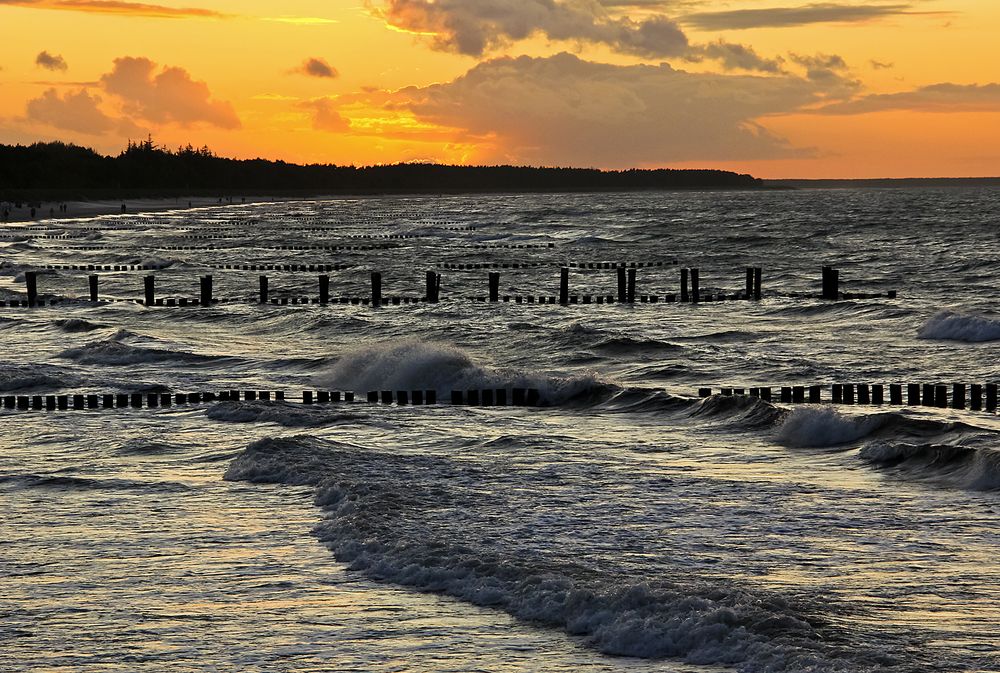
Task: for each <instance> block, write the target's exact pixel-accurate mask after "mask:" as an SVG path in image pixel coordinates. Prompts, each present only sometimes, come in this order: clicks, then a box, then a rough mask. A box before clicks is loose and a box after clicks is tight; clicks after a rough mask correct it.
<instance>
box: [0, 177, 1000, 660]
mask: <svg viewBox="0 0 1000 673" xmlns="http://www.w3.org/2000/svg"><path fill="white" fill-rule="evenodd" d="M998 221H1000V193H998V192H997V191H996V190H989V189H982V190H958V189H955V190H886V191H881V190H838V191H808V190H804V191H794V192H792V191H773V192H731V193H730V192H726V193H648V194H599V195H587V194H575V195H523V196H449V197H431V196H427V197H396V198H359V199H334V200H323V201H303V202H285V203H273V204H254V205H242V204H240V205H227V206H219V207H213V208H203V209H195V210H179V211H176V212H168V213H159V214H153V215H148V216H136V215H129V216H125V217H120V216H111V217H101V218H94V219H89V220H73V221H59V222H56V221H50V222H42V223H39V224H36V225H33V226H31V227H28V226H27V225H10V226H8V227H7V228H6V229H4V231H3V234H4V236H3V237H0V238H3V240H2V241H0V264H2V266H0V299H10V298H13V297H20V296H23V291H24V283H23V272H24V271H25V270H28V269H31V268H36V267H37V266H44V265H55V264H136V263H146V264H163V265H168V266H167V268H165V269H163V270H159V271H156V272H155V275H156V280H157V292H158V294H159V295H160V296H165V297H171V296H175V297H181V296H184V297H196V296H197V291H198V277H199V276H200V275H204V274H206V273H211V274H213V275H214V279H215V295H216V296H217V297H219V298H221V299H224V300H227V301H225V302H223V303H220V304H219V305H217V306H215V307H212V308H183V309H181V308H158V309H157V308H152V309H147V308H144V307H142V306H138V305H135V304H134V303H125V302H122V303H107V304H101V305H98V306H92V305H89V304H86V303H80V304H73V303H67V304H63V305H60V306H56V307H45V308H39V309H35V310H26V309H10V308H5V309H0V340H2V342H0V343H2V344H3V348H2V350H0V394H4V395H9V394H18V395H34V394H59V393H67V392H68V393H78V392H82V393H88V392H136V391H139V392H157V391H163V392H166V391H177V392H187V391H200V390H228V389H259V390H268V389H271V390H276V389H282V390H286V391H288V395H289V398H293V397H296V396H298V395H300V394H301V391H302V390H305V389H339V390H355V391H358V393H360V394H361V396H362V398H363V394H364V393H365V392H367V391H368V390H383V389H385V390H388V389H392V390H412V389H436V390H437V391H438V392H439V396H442V397H444V398H445V399H447V396H448V393H449V391H450V390H453V389H465V388H485V387H508V388H509V387H512V386H523V387H534V388H538V389H539V390H540V391H541V394H542V398H543V401H544V403H545V406H543V407H540V408H532V409H525V408H517V409H515V408H504V409H496V408H481V407H476V408H471V407H452V406H450V405H440V406H436V407H412V406H411V407H397V406H369V405H366V404H355V405H339V406H332V405H331V406H314V407H304V406H302V405H301V404H294V403H289V404H281V403H275V402H238V403H234V402H225V403H218V404H215V405H211V406H191V407H173V408H170V409H152V410H149V409H143V410H127V409H122V410H108V411H95V412H76V411H67V412H16V411H0V447H2V448H0V530H2V534H0V670H2V671H42V670H66V671H94V672H96V671H161V670H162V671H166V670H169V671H229V670H247V671H352V670H353V671H538V670H545V671H570V670H572V671H616V670H626V671H670V672H684V673H691V672H698V671H711V672H717V671H746V672H764V671H773V672H779V671H815V672H826V671H891V672H896V671H996V670H1000V652H998V649H997V648H998V646H997V643H998V642H1000V559H998V556H997V553H996V551H997V549H998V547H1000V528H998V526H997V523H998V520H1000V421H998V419H997V417H996V415H995V414H988V413H985V412H969V411H952V410H946V409H930V408H923V407H918V408H895V407H884V408H873V407H860V406H859V407H843V406H841V407H837V408H833V407H829V406H825V405H824V406H800V407H794V408H793V407H791V406H783V405H781V404H770V403H766V402H763V401H759V400H755V399H750V398H740V397H733V398H723V397H718V396H715V397H710V398H707V399H704V400H702V399H699V398H698V397H697V394H696V393H697V389H698V388H699V387H703V386H712V387H714V388H716V389H718V388H719V387H720V386H737V387H750V386H756V385H771V386H779V385H810V384H831V383H837V382H841V383H854V382H867V383H910V382H915V383H950V382H965V383H975V382H979V383H984V382H996V380H997V378H998V372H997V362H998V356H1000V312H998V311H997V303H996V302H997V275H996V274H997V269H998V264H1000V227H998ZM455 227H473V228H474V230H472V231H468V230H466V231H455V230H453V228H455ZM371 234H380V235H381V234H392V235H397V234H409V235H412V236H413V237H412V238H405V239H384V240H382V239H380V240H372V239H363V238H355V237H358V236H365V235H371ZM43 235H49V236H52V235H68V237H65V238H43V237H42V236H43ZM197 235H202V236H204V235H213V236H217V237H221V238H215V239H211V240H202V239H192V238H191V237H192V236H197ZM550 243H551V244H553V245H552V247H549V244H550ZM372 244H385V245H389V246H391V247H389V248H387V249H378V250H354V251H351V250H346V251H327V250H316V249H313V250H276V249H273V248H275V247H277V246H288V245H295V246H300V247H302V246H334V245H361V246H364V245H368V246H370V245H372ZM484 244H485V245H487V246H488V247H486V248H483V247H482V246H483V245H484ZM500 244H503V245H534V246H540V247H530V248H521V249H511V248H507V247H497V246H499V245H500ZM177 246H188V247H195V248H198V249H192V250H175V249H172V248H175V247H177ZM612 261H643V262H654V263H655V262H663V263H664V264H663V266H656V267H653V268H642V269H639V271H638V282H637V285H638V287H637V294H658V295H663V294H666V293H674V292H677V291H678V278H679V272H678V269H679V267H680V266H689V267H698V268H699V269H700V271H701V285H702V291H703V292H707V291H711V292H717V291H723V290H725V291H728V292H730V293H731V292H734V291H737V290H740V289H742V287H743V282H744V276H743V269H744V267H745V266H760V267H762V268H763V289H764V298H763V300H762V301H760V302H746V301H730V302H719V303H710V304H702V305H699V306H690V305H678V304H663V303H660V304H641V303H639V304H636V305H634V306H617V305H611V306H607V305H600V306H599V305H576V306H568V307H559V306H549V305H544V306H539V305H527V304H516V303H507V304H505V303H500V304H496V305H490V304H483V303H477V302H474V301H472V300H471V299H470V297H473V296H477V295H485V294H486V287H487V278H486V276H487V271H486V270H462V271H459V270H449V269H440V265H443V264H445V263H454V264H457V263H462V264H468V263H506V264H520V263H529V262H530V263H539V264H541V265H540V266H534V267H531V268H527V269H501V270H500V272H501V274H502V275H501V294H504V295H528V294H533V295H543V294H544V295H555V294H557V290H558V279H559V269H558V267H559V266H560V264H562V263H565V262H612ZM262 263H280V264H292V263H294V264H337V265H342V266H344V267H345V268H344V269H343V270H339V271H334V272H331V273H330V275H331V293H332V294H333V296H341V295H347V296H362V295H366V294H367V293H368V282H369V281H368V276H369V272H370V271H380V272H382V274H383V282H384V289H383V293H384V295H385V296H386V297H392V296H394V295H399V296H406V297H418V296H421V295H422V294H423V288H424V274H425V272H426V271H428V270H433V269H439V272H440V273H441V274H442V300H443V301H442V302H441V303H440V304H437V305H427V304H418V305H401V306H387V307H383V308H382V309H379V310H373V309H371V308H369V307H366V306H351V305H347V306H344V305H340V304H337V305H331V306H317V305H308V306H300V305H296V306H291V305H289V306H269V305H266V306H260V305H256V304H254V303H252V302H253V300H254V299H255V298H256V296H257V276H258V275H259V273H260V272H255V271H235V270H220V269H211V268H209V266H208V265H220V264H222V265H225V264H238V265H243V264H262ZM823 265H833V266H835V267H837V268H839V269H840V272H841V288H842V289H843V290H845V291H848V292H854V291H858V292H879V293H883V294H884V293H886V292H887V291H889V290H897V291H898V298H896V299H888V298H883V299H870V300H841V301H821V300H819V299H816V298H813V297H810V296H806V295H809V294H812V295H816V294H818V293H819V289H820V287H819V286H820V268H821V267H822V266H823ZM267 274H268V275H269V277H270V284H271V290H272V295H273V296H276V297H290V296H307V295H315V294H316V292H317V290H316V285H317V281H316V276H317V274H316V273H308V272H275V271H272V272H267ZM86 275H87V272H81V271H65V270H58V271H51V272H43V273H41V274H40V275H39V287H40V291H41V292H42V293H43V294H44V295H45V296H46V297H50V296H51V297H66V298H73V297H82V296H85V295H86V294H87V281H86ZM142 275H144V274H143V273H142V272H108V273H102V274H101V292H102V295H104V296H107V297H109V298H122V299H128V298H138V297H141V296H142V280H141V277H142ZM570 284H571V288H572V292H573V293H574V294H580V295H583V294H604V295H610V294H614V293H615V286H616V281H615V277H614V272H613V271H609V270H578V269H574V270H573V272H572V273H571V277H570ZM826 394H827V395H828V394H829V392H828V391H827V393H826Z"/></svg>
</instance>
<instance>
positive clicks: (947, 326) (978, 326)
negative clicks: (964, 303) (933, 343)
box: [918, 311, 1000, 343]
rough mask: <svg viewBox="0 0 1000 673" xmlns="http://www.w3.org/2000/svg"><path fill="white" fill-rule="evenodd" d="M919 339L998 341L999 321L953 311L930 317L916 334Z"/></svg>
mask: <svg viewBox="0 0 1000 673" xmlns="http://www.w3.org/2000/svg"><path fill="white" fill-rule="evenodd" d="M918 336H919V337H920V338H921V339H938V340H943V341H965V342H968V343H982V342H984V341H1000V320H998V319H995V318H987V317H986V316H981V315H973V314H966V313H956V312H954V311H941V312H940V313H936V314H934V315H933V316H931V317H930V318H929V319H928V320H927V322H925V323H924V324H923V326H922V327H921V328H920V331H919V332H918Z"/></svg>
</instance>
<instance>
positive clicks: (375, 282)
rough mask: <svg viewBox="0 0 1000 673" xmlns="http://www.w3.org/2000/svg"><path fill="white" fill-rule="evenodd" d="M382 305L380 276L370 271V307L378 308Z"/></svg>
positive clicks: (376, 272)
mask: <svg viewBox="0 0 1000 673" xmlns="http://www.w3.org/2000/svg"><path fill="white" fill-rule="evenodd" d="M381 305H382V274H381V273H379V272H378V271H372V307H373V308H378V307H379V306H381Z"/></svg>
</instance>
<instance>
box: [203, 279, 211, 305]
mask: <svg viewBox="0 0 1000 673" xmlns="http://www.w3.org/2000/svg"><path fill="white" fill-rule="evenodd" d="M211 305H212V277H211V276H202V278H201V306H211Z"/></svg>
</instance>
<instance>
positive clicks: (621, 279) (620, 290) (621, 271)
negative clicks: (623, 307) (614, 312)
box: [618, 266, 626, 304]
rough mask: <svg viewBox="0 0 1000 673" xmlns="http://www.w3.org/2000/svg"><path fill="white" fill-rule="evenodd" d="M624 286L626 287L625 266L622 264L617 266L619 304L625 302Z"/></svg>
mask: <svg viewBox="0 0 1000 673" xmlns="http://www.w3.org/2000/svg"><path fill="white" fill-rule="evenodd" d="M625 287H626V286H625V267H624V266H620V267H618V303H619V304H624V303H625V298H626V289H625Z"/></svg>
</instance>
